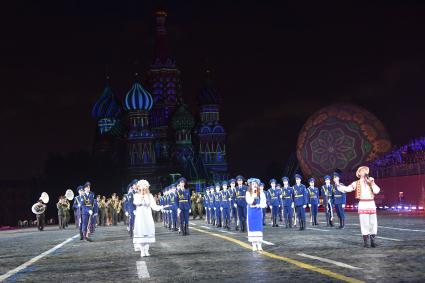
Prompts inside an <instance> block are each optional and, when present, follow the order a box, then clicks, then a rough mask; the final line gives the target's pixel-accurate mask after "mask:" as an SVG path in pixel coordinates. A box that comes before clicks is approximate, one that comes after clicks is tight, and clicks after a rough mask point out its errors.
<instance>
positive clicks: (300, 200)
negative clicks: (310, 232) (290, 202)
mask: <svg viewBox="0 0 425 283" xmlns="http://www.w3.org/2000/svg"><path fill="white" fill-rule="evenodd" d="M301 179H302V177H301V175H300V174H295V185H294V186H293V190H294V204H295V211H296V212H297V218H298V221H299V223H300V228H299V230H305V226H306V223H305V222H306V221H305V208H306V207H307V203H308V193H307V189H306V187H305V186H304V185H303V184H301Z"/></svg>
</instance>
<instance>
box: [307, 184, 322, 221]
mask: <svg viewBox="0 0 425 283" xmlns="http://www.w3.org/2000/svg"><path fill="white" fill-rule="evenodd" d="M314 181H315V180H314V178H310V179H308V183H309V185H310V186H309V187H308V188H307V190H308V197H309V198H308V207H309V208H310V218H311V219H310V220H311V224H312V225H313V226H317V225H319V223H318V222H317V213H318V211H319V189H318V188H316V187H315V186H314Z"/></svg>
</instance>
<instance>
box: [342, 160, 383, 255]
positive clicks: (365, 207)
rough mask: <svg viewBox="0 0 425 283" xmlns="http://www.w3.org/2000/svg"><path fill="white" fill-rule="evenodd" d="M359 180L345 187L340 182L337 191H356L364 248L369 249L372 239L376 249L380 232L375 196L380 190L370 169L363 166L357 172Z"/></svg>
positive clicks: (372, 245)
mask: <svg viewBox="0 0 425 283" xmlns="http://www.w3.org/2000/svg"><path fill="white" fill-rule="evenodd" d="M356 176H357V178H359V180H357V181H355V182H353V183H351V185H349V186H344V185H342V184H340V183H339V182H338V184H336V187H337V189H338V190H339V191H340V192H345V193H346V192H352V191H356V199H357V200H358V201H359V205H358V213H359V218H360V228H361V232H362V235H363V242H364V247H368V239H369V237H370V246H371V247H372V248H374V247H376V243H375V237H376V234H377V232H378V221H377V218H376V205H375V201H374V198H375V195H376V194H378V193H379V191H380V188H379V187H378V186H377V185H376V184H375V180H374V179H373V178H372V177H369V168H368V167H366V166H361V167H359V169H357V172H356Z"/></svg>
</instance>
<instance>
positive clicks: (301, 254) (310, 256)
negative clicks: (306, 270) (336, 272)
mask: <svg viewBox="0 0 425 283" xmlns="http://www.w3.org/2000/svg"><path fill="white" fill-rule="evenodd" d="M297 255H299V256H302V257H307V258H311V259H316V260H319V261H322V262H326V263H331V264H334V265H336V266H339V267H344V268H348V269H354V270H357V269H361V268H360V267H355V266H352V265H349V264H346V263H343V262H339V261H335V260H331V259H327V258H323V257H318V256H313V255H308V254H303V253H299V254H297Z"/></svg>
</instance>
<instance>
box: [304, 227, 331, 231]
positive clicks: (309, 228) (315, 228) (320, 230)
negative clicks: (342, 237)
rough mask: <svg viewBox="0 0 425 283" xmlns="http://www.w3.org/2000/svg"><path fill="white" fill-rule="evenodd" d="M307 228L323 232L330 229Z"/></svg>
mask: <svg viewBox="0 0 425 283" xmlns="http://www.w3.org/2000/svg"><path fill="white" fill-rule="evenodd" d="M307 230H317V231H324V232H329V231H330V230H326V229H319V228H307Z"/></svg>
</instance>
